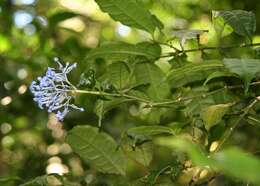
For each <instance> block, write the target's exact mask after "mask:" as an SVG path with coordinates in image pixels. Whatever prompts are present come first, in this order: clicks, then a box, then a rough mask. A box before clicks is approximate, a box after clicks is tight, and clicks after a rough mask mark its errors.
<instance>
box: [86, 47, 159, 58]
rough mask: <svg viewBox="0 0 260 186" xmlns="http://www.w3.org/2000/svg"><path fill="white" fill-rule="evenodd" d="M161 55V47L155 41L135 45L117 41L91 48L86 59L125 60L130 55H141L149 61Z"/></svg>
mask: <svg viewBox="0 0 260 186" xmlns="http://www.w3.org/2000/svg"><path fill="white" fill-rule="evenodd" d="M160 55H161V47H160V45H158V44H156V43H149V42H142V43H138V44H136V45H132V44H128V43H123V42H118V43H108V44H104V45H101V46H100V47H98V48H95V49H92V50H91V51H90V52H89V53H88V55H87V58H86V60H94V59H96V58H104V59H107V60H114V61H119V60H125V59H126V58H128V57H130V56H143V57H146V58H147V59H148V60H150V61H155V60H156V59H158V58H159V57H160Z"/></svg>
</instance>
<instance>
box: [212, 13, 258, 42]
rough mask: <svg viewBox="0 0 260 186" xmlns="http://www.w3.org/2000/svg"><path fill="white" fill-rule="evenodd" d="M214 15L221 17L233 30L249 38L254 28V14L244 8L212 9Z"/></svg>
mask: <svg viewBox="0 0 260 186" xmlns="http://www.w3.org/2000/svg"><path fill="white" fill-rule="evenodd" d="M213 16H214V17H222V18H223V19H224V20H225V22H226V23H227V24H229V25H230V26H231V27H232V28H233V29H234V31H235V32H236V33H237V34H239V35H242V36H245V37H247V38H249V39H250V40H251V38H252V36H253V34H254V32H255V30H256V20H255V14H254V13H253V12H248V11H244V10H231V11H214V12H213Z"/></svg>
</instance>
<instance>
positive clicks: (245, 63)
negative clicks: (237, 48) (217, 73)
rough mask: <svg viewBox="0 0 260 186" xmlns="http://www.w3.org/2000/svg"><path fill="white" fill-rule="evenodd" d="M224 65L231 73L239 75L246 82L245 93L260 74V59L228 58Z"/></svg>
mask: <svg viewBox="0 0 260 186" xmlns="http://www.w3.org/2000/svg"><path fill="white" fill-rule="evenodd" d="M224 65H225V67H226V68H227V69H228V70H229V71H230V72H232V73H235V74H237V75H239V76H240V77H241V78H242V79H243V80H244V84H245V92H247V91H248V88H249V84H250V82H251V80H252V79H253V78H255V77H256V74H257V73H259V72H260V60H258V59H235V58H226V59H224Z"/></svg>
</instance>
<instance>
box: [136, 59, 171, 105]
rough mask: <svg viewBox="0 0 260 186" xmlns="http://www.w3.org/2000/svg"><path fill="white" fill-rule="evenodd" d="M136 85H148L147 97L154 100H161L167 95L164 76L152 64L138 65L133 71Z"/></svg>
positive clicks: (167, 89) (167, 87)
mask: <svg viewBox="0 0 260 186" xmlns="http://www.w3.org/2000/svg"><path fill="white" fill-rule="evenodd" d="M134 74H135V78H136V83H137V84H149V86H148V88H147V92H146V93H147V95H148V96H149V97H150V98H152V99H154V100H162V99H164V98H166V97H167V96H168V95H169V93H170V89H169V85H168V82H167V81H165V80H164V77H165V74H164V73H163V72H162V70H161V69H160V68H159V67H158V66H156V65H155V64H153V63H148V62H146V63H138V64H136V66H135V70H134Z"/></svg>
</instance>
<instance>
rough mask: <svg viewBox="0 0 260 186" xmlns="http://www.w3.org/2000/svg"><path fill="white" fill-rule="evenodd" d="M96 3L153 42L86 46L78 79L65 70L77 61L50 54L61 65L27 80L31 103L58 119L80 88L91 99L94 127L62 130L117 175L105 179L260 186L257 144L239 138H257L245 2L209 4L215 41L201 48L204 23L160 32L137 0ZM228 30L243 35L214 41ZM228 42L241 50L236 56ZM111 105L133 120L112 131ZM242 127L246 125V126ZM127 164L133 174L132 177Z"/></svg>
mask: <svg viewBox="0 0 260 186" xmlns="http://www.w3.org/2000/svg"><path fill="white" fill-rule="evenodd" d="M96 3H97V4H98V5H99V7H100V8H101V10H102V11H103V12H105V13H108V14H109V15H110V16H111V17H112V18H113V19H114V20H115V21H119V22H121V23H122V24H124V25H127V26H129V27H131V28H136V29H140V30H143V31H145V32H147V34H150V36H151V40H150V41H145V42H143V41H142V42H140V43H137V44H129V43H124V42H114V43H106V44H104V45H101V46H99V47H97V48H94V49H92V50H91V51H90V52H89V53H88V54H87V56H86V61H87V62H88V63H91V64H93V65H92V66H91V65H90V66H91V67H88V68H87V69H86V70H85V69H83V70H82V75H81V76H80V79H79V83H75V85H76V84H78V86H74V85H73V84H72V83H71V82H70V81H69V80H68V77H67V75H68V74H69V73H70V72H71V71H72V70H73V69H74V68H76V63H74V64H68V63H66V65H63V64H62V63H61V62H59V61H58V60H57V59H56V60H55V61H56V62H57V64H58V65H59V69H58V70H56V69H54V68H51V67H49V68H48V69H47V72H46V74H45V76H43V77H39V78H38V79H37V81H33V82H32V84H31V87H30V90H31V92H32V94H33V96H34V101H36V102H37V103H38V105H39V107H40V108H47V110H48V112H55V114H56V117H57V118H58V120H60V121H62V120H63V119H64V118H65V116H66V115H67V114H68V112H69V111H70V109H74V110H78V111H84V109H83V108H80V107H78V106H76V105H74V104H73V103H72V101H73V100H74V99H75V100H76V101H77V98H78V96H80V97H92V98H93V99H92V102H94V105H95V106H94V109H93V110H92V111H93V112H95V114H96V115H97V117H98V120H97V123H96V126H93V125H79V126H75V127H74V128H73V129H71V130H69V131H68V134H67V136H66V142H67V143H68V144H69V145H70V146H71V148H72V150H73V152H75V153H76V154H78V155H79V157H80V158H81V159H82V160H83V161H84V162H85V163H86V164H88V165H89V166H90V168H91V169H93V170H95V171H97V172H99V173H101V174H102V175H110V174H112V175H114V174H117V175H119V176H115V179H117V180H120V183H122V184H118V183H119V181H118V182H117V183H114V184H112V185H145V186H148V185H149V186H152V185H210V184H213V182H215V183H216V184H218V183H219V182H218V179H221V176H224V177H227V178H228V179H230V180H231V182H232V183H234V182H235V181H234V180H233V179H236V180H238V181H237V182H238V183H239V185H246V184H247V185H249V184H254V185H260V177H259V172H260V160H259V159H258V158H257V157H256V156H255V155H254V153H255V152H257V151H259V146H258V147H257V146H255V149H247V148H246V144H244V143H243V141H241V140H237V138H239V137H241V136H243V137H244V138H246V139H248V140H249V139H250V140H249V141H251V142H252V141H259V124H260V118H259V113H260V104H259V102H260V87H259V85H260V60H259V55H258V49H259V48H256V47H257V46H260V44H259V43H254V42H253V39H252V37H253V34H254V31H255V29H256V28H255V27H256V20H255V15H254V14H253V13H252V12H248V11H243V10H231V11H213V17H212V21H213V25H214V28H215V34H216V35H217V38H218V39H219V45H218V46H212V45H209V46H208V45H206V44H201V43H200V37H201V35H202V34H208V31H205V30H187V29H185V30H177V31H174V32H172V33H166V32H165V31H164V29H163V28H164V25H163V23H162V22H161V21H160V20H159V19H158V18H157V17H156V16H155V15H153V14H151V13H150V12H149V10H148V9H146V8H145V6H143V5H142V4H141V3H140V2H139V1H136V0H96ZM231 33H233V34H234V33H235V34H237V35H239V36H242V37H244V38H245V40H244V42H241V43H239V44H235V45H233V44H232V43H231V44H225V45H224V44H221V43H222V42H223V38H224V37H227V36H229V35H230V34H231ZM194 41H195V42H194ZM189 42H191V43H189ZM187 47H188V48H187ZM242 49H243V51H242ZM233 50H239V51H240V50H241V58H240V57H238V56H237V55H234V53H233ZM227 52H228V56H225V57H224V53H227ZM191 53H192V54H193V55H195V57H194V56H191V55H190V54H191ZM243 56H247V57H243ZM100 60H103V61H105V62H106V71H103V72H100V71H99V69H98V68H95V64H97V63H99V62H100ZM78 62H79V63H81V61H78ZM160 62H161V63H160ZM163 64H167V65H166V67H165V66H163ZM80 70H81V69H80ZM71 73H73V72H71ZM81 105H82V104H81ZM82 106H84V105H82ZM86 108H87V107H86ZM87 109H88V108H87ZM115 109H119V110H122V112H124V115H125V117H126V118H130V119H129V120H128V123H125V124H124V123H122V126H123V127H122V128H120V129H115V130H117V132H118V133H119V134H118V135H115V136H113V137H112V136H110V134H109V132H107V130H106V128H105V127H104V128H103V121H104V120H105V119H106V115H107V114H109V113H110V111H112V110H115ZM90 112H91V111H90ZM82 114H84V112H83V113H82ZM65 121H66V120H65ZM133 123H134V124H133ZM83 124H84V123H83ZM106 125H109V123H106ZM249 125H252V126H251V127H252V128H253V129H251V130H253V132H252V131H251V132H248V131H249V129H248V128H247V127H248V126H249ZM243 130H244V131H243ZM254 130H255V131H254ZM237 131H238V133H236V132H237ZM256 131H258V134H256ZM234 134H237V136H234ZM241 138H242V137H241ZM239 143H243V144H241V147H239ZM252 143H253V142H252ZM155 147H156V148H155ZM164 147H167V148H168V149H170V150H171V151H172V153H171V152H169V154H168V157H167V159H163V157H160V155H158V154H157V156H156V157H155V158H156V159H155V160H154V161H153V159H154V154H156V151H157V148H164ZM242 149H244V150H242ZM245 151H248V152H245ZM186 155H187V156H186ZM160 161H161V162H164V163H163V165H164V166H163V167H160V166H159V165H161V164H159V163H158V162H160ZM133 162H134V163H133ZM129 164H131V168H129V167H128V166H127V165H129ZM129 169H132V170H129ZM128 171H132V172H136V175H137V177H138V178H136V177H135V178H132V177H131V178H129V177H128V173H129V172H128ZM65 177H66V176H64V177H58V179H60V180H61V181H64V180H63V179H65ZM37 180H39V179H36V181H35V185H37V184H36V183H38V182H37ZM104 180H109V178H107V179H104ZM232 180H233V181H232ZM32 183H33V184H34V181H32V182H30V183H28V184H24V186H25V185H33V184H32ZM107 183H109V181H108V182H107ZM63 184H64V185H66V183H65V182H64V183H63Z"/></svg>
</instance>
